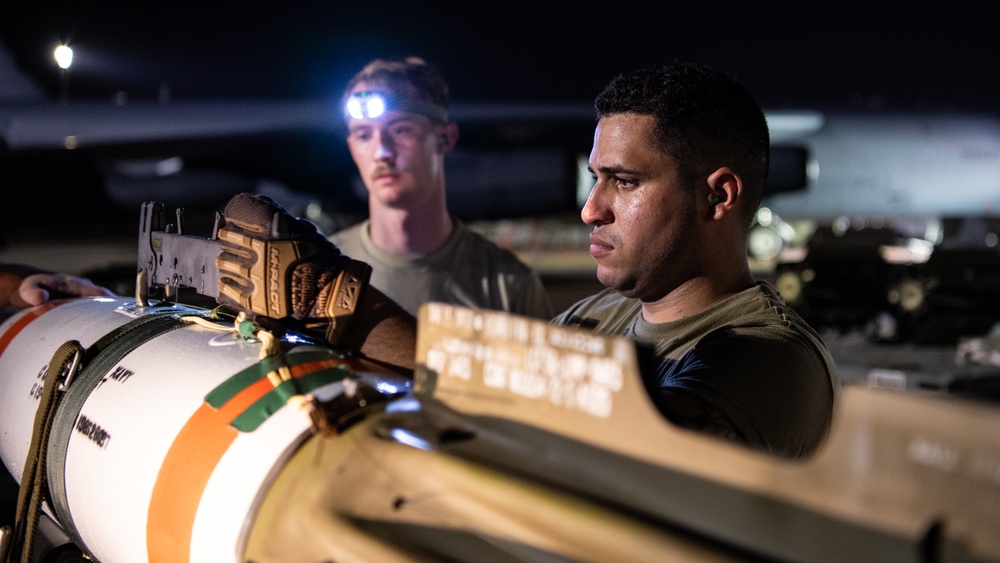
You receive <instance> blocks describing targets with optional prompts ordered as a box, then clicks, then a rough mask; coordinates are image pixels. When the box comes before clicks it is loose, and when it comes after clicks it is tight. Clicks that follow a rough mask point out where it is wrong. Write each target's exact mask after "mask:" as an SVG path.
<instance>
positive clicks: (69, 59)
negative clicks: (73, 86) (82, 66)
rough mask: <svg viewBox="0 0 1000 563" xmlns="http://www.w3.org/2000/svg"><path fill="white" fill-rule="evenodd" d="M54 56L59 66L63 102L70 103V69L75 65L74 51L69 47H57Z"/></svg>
mask: <svg viewBox="0 0 1000 563" xmlns="http://www.w3.org/2000/svg"><path fill="white" fill-rule="evenodd" d="M53 56H54V57H55V59H56V64H57V65H59V89H60V96H61V98H62V102H63V103H64V104H65V103H69V67H70V65H72V64H73V49H71V48H69V46H67V45H59V46H58V47H56V50H55V52H54V53H53Z"/></svg>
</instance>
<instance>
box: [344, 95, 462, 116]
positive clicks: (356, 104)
mask: <svg viewBox="0 0 1000 563" xmlns="http://www.w3.org/2000/svg"><path fill="white" fill-rule="evenodd" d="M344 110H345V112H346V113H347V116H348V117H353V118H354V119H366V118H367V119H375V118H376V117H379V116H380V115H382V114H383V113H385V112H387V111H401V112H405V113H416V114H419V115H423V116H425V117H429V118H431V119H433V120H434V121H440V122H441V123H447V122H448V110H446V109H445V108H443V107H441V106H439V105H437V104H432V103H429V102H424V101H422V100H414V99H411V98H400V97H392V96H388V95H386V94H383V93H381V92H375V91H372V90H363V91H361V92H355V93H353V94H351V96H350V97H349V98H347V104H346V105H345V107H344Z"/></svg>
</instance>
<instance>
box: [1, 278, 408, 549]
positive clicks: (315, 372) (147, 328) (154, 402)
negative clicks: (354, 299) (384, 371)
mask: <svg viewBox="0 0 1000 563" xmlns="http://www.w3.org/2000/svg"><path fill="white" fill-rule="evenodd" d="M208 313H209V312H208V311H205V310H203V309H197V308H191V307H186V306H180V305H161V306H149V307H139V306H136V304H135V303H134V302H132V301H128V300H124V299H106V298H93V299H76V300H70V301H61V302H54V303H51V304H47V305H43V306H40V307H36V308H34V309H29V310H26V311H22V312H19V313H18V314H16V315H15V316H13V317H11V318H9V319H7V320H6V321H5V322H4V323H3V324H2V325H0V428H2V429H3V432H2V434H0V457H2V459H3V461H4V463H5V464H6V466H7V468H8V470H9V471H10V473H11V474H12V475H13V477H14V478H15V479H16V480H18V481H19V482H20V481H22V480H23V479H24V478H25V477H26V476H25V475H22V473H23V472H24V469H25V459H26V456H27V455H28V451H29V445H30V444H31V441H32V427H33V421H34V418H35V412H36V410H37V409H38V408H39V404H40V397H41V396H42V389H43V378H44V374H45V372H46V367H47V365H48V363H49V362H50V360H51V359H52V358H53V354H54V353H55V352H56V350H57V349H58V348H59V347H60V346H61V345H62V344H63V343H64V342H67V341H73V340H75V341H78V342H79V344H80V345H81V346H82V348H83V349H85V350H86V352H85V353H84V354H83V355H82V358H81V359H82V360H83V362H82V364H81V365H82V369H80V370H79V371H78V372H77V373H76V374H75V375H74V376H73V380H72V381H71V382H69V384H68V385H66V390H65V393H64V394H63V395H62V398H61V400H60V402H59V405H58V408H57V410H56V411H55V416H54V420H53V422H52V425H51V429H50V431H49V439H48V447H47V449H46V451H45V452H44V456H45V462H46V463H47V465H48V487H49V491H50V495H51V499H50V503H49V504H50V505H51V506H50V512H51V516H52V517H53V518H54V519H55V520H56V521H57V522H58V523H59V524H60V525H61V526H62V527H63V528H64V530H65V531H66V533H67V535H69V536H70V538H71V539H73V540H74V542H75V543H76V544H77V545H78V546H80V547H81V548H82V549H84V550H86V551H87V552H89V553H90V554H91V555H92V556H93V557H95V558H96V559H97V560H100V561H145V560H147V559H148V560H151V561H187V560H190V561H231V560H234V558H235V557H237V555H236V554H237V553H239V552H240V551H241V549H242V548H241V547H240V544H241V542H242V541H243V535H245V528H246V527H247V526H248V519H249V518H251V516H252V513H253V511H254V506H255V502H257V501H258V497H259V495H260V494H261V491H262V490H263V489H264V488H266V484H267V482H268V480H269V479H270V478H272V477H273V475H274V474H275V473H276V472H277V469H278V468H280V466H281V464H282V462H283V460H284V459H285V458H286V457H287V456H289V455H290V454H291V452H292V451H293V450H294V449H295V448H296V447H297V446H298V445H299V444H301V442H302V441H303V440H305V439H306V438H307V437H309V436H310V435H311V434H312V429H313V423H312V419H311V417H310V414H309V412H308V409H306V408H287V407H286V408H281V407H282V406H284V405H286V402H287V401H288V398H289V397H302V395H300V393H304V392H308V393H311V394H312V395H313V396H315V397H316V398H318V399H323V398H330V397H334V396H336V395H338V394H339V393H341V392H342V391H343V387H344V378H345V377H346V376H348V375H353V374H356V373H357V372H358V370H359V369H364V367H363V366H362V365H361V364H360V363H359V361H358V360H356V359H351V358H348V357H345V356H343V355H341V354H340V353H338V352H335V351H333V350H331V349H329V348H327V347H324V346H317V345H313V344H311V343H310V342H309V341H308V340H307V339H304V338H298V337H291V338H285V339H282V340H281V341H280V342H277V343H276V345H278V346H279V347H280V348H281V349H282V350H283V351H284V352H286V353H285V354H284V355H282V356H281V357H282V358H286V359H287V361H286V362H283V363H285V364H287V365H284V366H278V365H277V364H274V363H273V359H274V358H275V356H271V357H270V358H269V359H268V360H264V361H262V358H261V349H262V344H261V342H260V341H257V340H252V339H248V338H245V337H244V336H242V335H241V334H240V333H239V332H238V331H236V330H235V324H234V323H233V322H231V320H230V321H229V322H225V321H223V320H216V319H213V318H208V315H207V314H208ZM279 367H283V368H284V370H282V369H279ZM272 368H273V369H272ZM282 373H283V375H281V374H282ZM269 377H270V378H269ZM397 381H398V382H399V384H400V385H402V386H405V385H408V383H407V382H405V381H402V380H397ZM292 402H293V403H294V400H293V401H292Z"/></svg>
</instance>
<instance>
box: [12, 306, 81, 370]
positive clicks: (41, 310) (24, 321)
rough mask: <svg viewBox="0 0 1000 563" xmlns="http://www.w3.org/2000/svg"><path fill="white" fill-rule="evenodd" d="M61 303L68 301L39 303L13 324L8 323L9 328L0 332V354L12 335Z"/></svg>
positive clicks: (14, 335)
mask: <svg viewBox="0 0 1000 563" xmlns="http://www.w3.org/2000/svg"><path fill="white" fill-rule="evenodd" d="M63 303H69V301H50V302H48V303H46V304H44V305H39V306H37V307H35V308H34V309H32V310H30V311H28V312H27V313H25V314H24V316H23V317H21V318H20V319H17V321H15V322H14V324H12V325H10V328H8V329H7V330H6V332H4V333H3V334H0V356H2V355H3V353H4V351H5V350H6V349H7V346H10V343H11V341H13V340H14V337H16V336H17V335H18V334H20V333H21V331H22V330H24V327H26V326H28V325H29V324H31V321H33V320H35V319H37V318H38V317H40V316H42V315H43V314H45V313H47V312H49V311H51V310H52V309H55V308H56V307H58V306H59V305H62V304H63Z"/></svg>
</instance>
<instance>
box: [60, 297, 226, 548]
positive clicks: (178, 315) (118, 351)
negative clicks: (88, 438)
mask: <svg viewBox="0 0 1000 563" xmlns="http://www.w3.org/2000/svg"><path fill="white" fill-rule="evenodd" d="M198 314H199V313H195V312H193V311H177V310H171V309H166V310H162V311H155V312H152V313H147V314H145V315H143V316H141V317H139V318H137V319H135V320H132V321H130V322H128V323H126V324H124V325H122V326H120V327H118V328H117V329H115V330H113V331H112V332H110V333H108V334H105V335H104V336H102V337H101V338H100V339H98V340H97V342H95V343H94V344H92V345H91V346H90V347H88V348H87V351H86V355H85V361H84V366H83V368H82V369H81V370H80V374H79V376H77V377H76V381H75V383H74V384H73V387H72V389H70V392H69V393H67V395H66V397H65V399H64V400H63V404H62V406H61V408H60V409H59V410H58V411H57V412H56V413H55V417H54V419H53V425H52V431H51V437H50V438H49V440H48V442H49V443H48V449H47V450H46V451H44V452H40V453H41V455H44V456H45V459H46V461H47V463H48V464H49V471H48V472H47V473H48V495H49V499H48V500H49V506H50V507H51V508H52V510H53V511H54V512H55V516H56V518H57V520H58V521H59V522H60V525H61V526H62V527H63V531H64V532H66V535H67V536H69V537H70V539H71V540H73V543H75V544H76V546H77V547H78V548H80V549H81V550H83V551H84V553H86V554H87V555H88V556H93V554H92V553H90V550H89V549H88V548H87V547H86V544H85V543H84V541H83V538H82V537H80V532H79V531H78V530H77V529H76V526H75V525H74V524H73V517H72V515H71V514H70V508H69V499H68V498H67V497H66V452H67V449H68V448H69V440H70V436H71V435H72V432H73V429H74V427H75V424H76V420H77V417H78V416H79V414H80V410H81V409H82V408H83V405H84V403H85V402H86V400H87V398H88V397H90V393H91V392H92V391H93V390H94V388H95V387H97V384H98V383H100V381H101V379H102V378H103V377H104V375H105V374H107V373H108V372H109V371H111V370H112V369H113V368H114V366H115V365H116V364H117V363H118V362H119V361H121V360H122V358H124V357H125V356H126V355H127V354H128V353H129V352H131V351H133V350H135V349H136V348H138V347H139V346H141V345H142V344H144V343H146V342H148V341H150V340H152V339H154V338H156V337H158V336H161V335H163V334H165V333H167V332H170V331H172V330H175V329H178V328H180V327H182V326H184V325H185V324H186V323H185V322H184V321H183V320H182V317H183V316H190V315H198ZM209 314H211V312H204V313H200V315H201V316H207V315H209Z"/></svg>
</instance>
